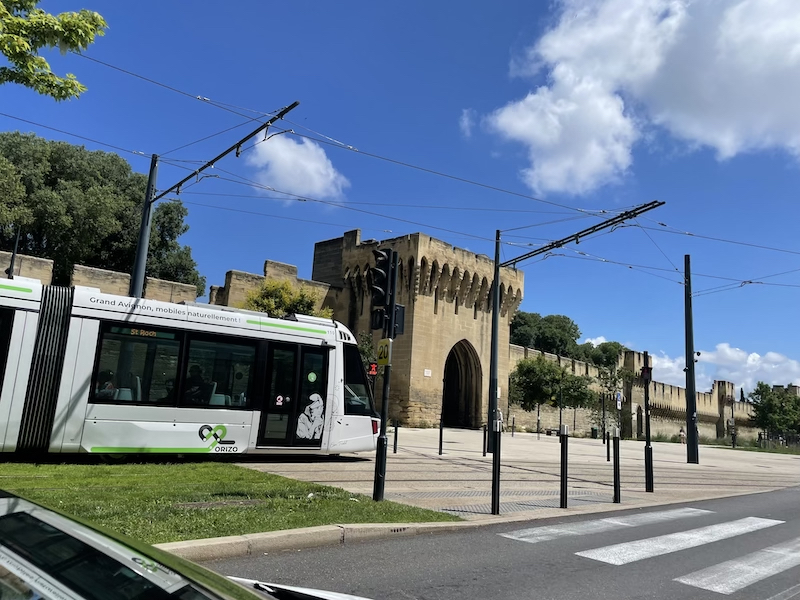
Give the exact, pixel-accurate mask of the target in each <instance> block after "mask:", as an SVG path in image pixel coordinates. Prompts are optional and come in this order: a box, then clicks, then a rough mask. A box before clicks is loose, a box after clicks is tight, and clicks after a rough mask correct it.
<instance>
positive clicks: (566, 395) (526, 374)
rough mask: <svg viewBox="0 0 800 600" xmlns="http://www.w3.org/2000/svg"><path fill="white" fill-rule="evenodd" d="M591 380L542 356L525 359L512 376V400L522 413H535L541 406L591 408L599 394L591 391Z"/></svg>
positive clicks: (520, 362) (518, 364) (519, 363)
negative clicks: (560, 404)
mask: <svg viewBox="0 0 800 600" xmlns="http://www.w3.org/2000/svg"><path fill="white" fill-rule="evenodd" d="M590 383H591V378H590V377H587V376H586V375H574V374H572V373H568V372H567V371H566V370H565V369H564V368H563V367H561V366H560V365H558V364H557V363H554V362H553V361H550V360H547V359H546V358H544V357H543V356H537V357H536V358H526V359H523V360H521V361H519V362H518V363H517V366H516V367H515V368H514V371H513V372H512V373H511V387H510V400H511V402H512V403H513V404H517V405H519V406H521V407H522V409H523V410H527V411H531V410H535V409H536V406H537V405H539V404H552V405H554V406H558V404H559V398H560V400H561V403H562V406H564V407H565V408H566V407H569V408H581V407H591V406H593V405H594V404H595V403H596V401H597V394H596V393H595V392H594V391H592V390H591V389H589V384H590Z"/></svg>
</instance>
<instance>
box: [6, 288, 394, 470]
mask: <svg viewBox="0 0 800 600" xmlns="http://www.w3.org/2000/svg"><path fill="white" fill-rule="evenodd" d="M0 385H1V386H2V388H0V452H2V453H11V452H13V453H17V454H28V455H35V454H44V453H78V452H87V453H101V454H140V453H162V454H203V453H207V454H216V453H235V454H244V453H248V454H259V453H261V454H344V453H350V452H368V451H371V450H374V449H375V445H376V440H377V434H378V424H379V417H378V414H377V413H376V411H375V407H374V402H373V399H372V392H371V389H370V386H369V385H368V382H367V377H366V374H365V372H364V368H363V364H362V362H361V358H360V355H359V352H358V348H357V346H356V340H355V338H354V336H353V334H352V333H351V332H350V331H349V330H348V329H347V328H346V327H344V326H343V325H342V324H341V323H337V322H335V321H333V320H331V319H322V318H317V317H310V316H302V315H296V316H294V317H292V318H288V319H273V318H269V317H267V316H266V315H264V314H262V313H256V312H250V311H244V310H236V309H231V308H227V307H224V308H223V307H215V306H210V305H204V304H195V303H184V304H172V303H169V302H159V301H155V300H146V299H135V298H127V297H123V296H114V295H110V294H104V293H101V292H100V291H99V290H97V289H93V288H85V287H58V286H48V285H42V284H41V283H40V282H38V281H36V280H31V279H22V278H15V279H13V280H7V279H0Z"/></svg>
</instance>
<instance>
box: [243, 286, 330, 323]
mask: <svg viewBox="0 0 800 600" xmlns="http://www.w3.org/2000/svg"><path fill="white" fill-rule="evenodd" d="M318 302H319V295H318V294H317V293H316V292H314V291H313V290H309V289H308V288H305V287H300V288H295V287H293V286H292V284H291V283H289V282H288V281H272V280H267V281H265V282H264V283H263V284H262V285H261V287H259V288H256V289H255V290H251V291H250V292H248V294H247V297H246V298H245V301H244V305H243V306H242V308H246V309H247V310H256V311H258V312H263V313H267V314H268V315H269V316H270V317H277V318H282V317H285V316H287V315H293V314H298V315H312V316H316V317H328V318H330V317H333V310H331V309H330V308H323V309H320V310H316V305H317V303H318Z"/></svg>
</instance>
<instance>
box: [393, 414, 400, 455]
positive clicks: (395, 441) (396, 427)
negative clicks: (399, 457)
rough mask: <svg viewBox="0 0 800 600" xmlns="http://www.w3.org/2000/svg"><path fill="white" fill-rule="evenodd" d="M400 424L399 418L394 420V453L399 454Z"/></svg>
mask: <svg viewBox="0 0 800 600" xmlns="http://www.w3.org/2000/svg"><path fill="white" fill-rule="evenodd" d="M399 427H400V426H399V425H398V423H397V419H395V420H394V454H397V429H398V428H399Z"/></svg>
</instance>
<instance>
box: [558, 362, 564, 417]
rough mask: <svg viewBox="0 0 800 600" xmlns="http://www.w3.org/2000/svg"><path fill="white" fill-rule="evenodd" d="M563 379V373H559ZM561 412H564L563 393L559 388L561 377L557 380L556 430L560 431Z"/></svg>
mask: <svg viewBox="0 0 800 600" xmlns="http://www.w3.org/2000/svg"><path fill="white" fill-rule="evenodd" d="M561 377H562V379H563V377H564V374H563V373H562V374H561ZM563 413H564V394H563V393H562V390H561V379H559V380H558V430H559V431H561V426H562V421H563Z"/></svg>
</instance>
